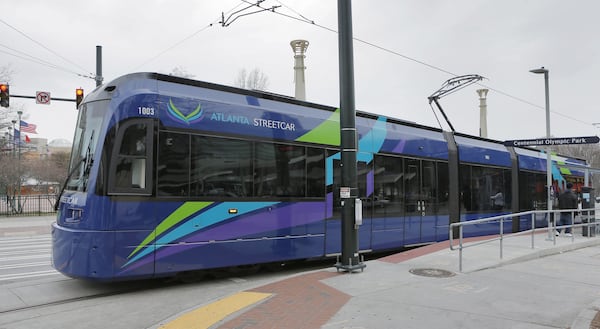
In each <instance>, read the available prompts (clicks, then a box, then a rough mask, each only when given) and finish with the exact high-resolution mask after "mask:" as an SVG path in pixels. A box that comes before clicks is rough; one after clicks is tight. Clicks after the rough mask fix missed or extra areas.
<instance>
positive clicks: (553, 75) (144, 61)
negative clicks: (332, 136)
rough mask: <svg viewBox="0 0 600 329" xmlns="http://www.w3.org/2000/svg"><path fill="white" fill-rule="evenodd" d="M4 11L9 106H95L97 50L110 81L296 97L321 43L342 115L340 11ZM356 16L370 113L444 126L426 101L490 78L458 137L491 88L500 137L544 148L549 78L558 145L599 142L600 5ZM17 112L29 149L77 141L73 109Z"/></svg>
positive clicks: (579, 0)
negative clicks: (458, 78)
mask: <svg viewBox="0 0 600 329" xmlns="http://www.w3.org/2000/svg"><path fill="white" fill-rule="evenodd" d="M0 1H2V2H4V6H2V18H1V19H2V21H0V34H1V35H2V38H1V40H2V41H0V65H7V64H8V65H10V68H11V69H12V70H13V71H14V74H13V76H12V80H11V81H10V84H11V94H17V95H34V94H35V92H36V91H49V92H50V93H51V95H52V96H53V97H62V98H74V93H75V88H77V87H82V88H84V89H85V91H86V94H87V93H89V92H90V91H91V90H93V89H94V88H95V82H94V81H93V80H92V79H89V78H84V77H81V76H79V75H78V74H81V75H92V74H93V73H95V70H96V64H95V61H96V58H95V54H96V45H101V46H102V47H103V75H104V78H105V82H107V81H110V80H112V79H114V78H116V77H118V76H121V75H124V74H127V73H131V72H137V71H152V72H161V73H170V72H172V71H173V69H174V68H176V67H178V68H181V69H183V70H185V71H186V72H187V73H188V74H191V75H193V76H194V79H198V80H203V81H208V82H213V83H219V84H225V85H233V83H234V80H235V78H236V76H237V74H238V72H239V71H240V70H241V69H247V70H252V69H254V68H259V69H260V70H261V71H263V72H264V73H265V74H266V75H267V76H268V78H269V86H268V90H269V91H271V92H274V93H280V94H285V95H291V96H293V94H294V84H293V80H294V72H293V52H292V49H291V47H290V45H289V43H290V41H291V40H294V39H305V40H308V41H309V42H310V45H309V47H308V50H307V53H306V59H305V64H306V66H307V70H306V83H307V88H306V97H307V100H308V101H311V102H315V103H321V104H325V105H331V106H338V105H339V89H338V51H337V49H338V48H337V47H338V39H337V34H336V33H334V32H331V31H330V30H328V29H333V30H337V1H333V0H328V1H322V0H321V1H315V0H279V1H276V0H267V1H265V2H263V3H262V6H264V7H271V6H278V5H283V6H282V7H280V8H278V9H276V12H278V13H280V14H285V15H288V16H291V17H293V18H290V17H288V16H284V15H280V14H275V13H272V12H263V13H259V14H254V15H250V16H245V17H241V18H239V19H238V20H236V21H235V22H234V23H233V24H231V25H230V26H228V27H222V26H221V25H220V24H218V22H219V20H220V19H221V13H222V12H225V13H227V12H228V11H230V10H232V9H234V8H235V9H236V10H238V9H241V8H243V7H245V6H247V4H246V3H244V2H242V1H239V0H220V1H206V0H205V1H183V0H178V1H166V0H144V1H141V0H128V1H122V0H105V1H101V2H100V1H72V0H53V1H47V0H22V1H7V0H0ZM8 2H10V5H9V4H8ZM352 10H353V33H354V37H355V38H357V39H360V40H362V41H365V42H368V43H370V44H372V45H369V44H366V43H364V42H361V41H357V40H355V41H354V64H355V88H356V104H357V109H358V110H362V111H366V112H371V113H375V114H383V115H388V116H390V117H396V118H399V119H403V120H408V121H414V122H417V123H419V124H424V125H428V126H434V127H439V125H438V123H437V121H436V118H435V116H434V115H433V111H432V109H431V107H430V106H429V103H428V100H427V97H428V96H429V95H431V94H432V93H433V92H435V91H436V90H437V89H439V88H440V87H441V85H442V83H443V82H444V81H446V80H447V79H449V78H452V77H453V75H452V74H454V75H465V74H479V75H481V76H484V77H485V78H486V80H484V81H482V82H481V84H482V85H483V86H482V85H472V86H469V87H467V88H465V89H463V90H461V91H459V92H457V93H455V94H452V95H449V96H447V97H444V98H442V99H441V100H440V103H441V105H442V106H443V108H444V110H445V112H446V113H447V115H448V116H449V118H450V121H451V122H452V124H453V125H454V127H455V128H456V130H457V131H459V132H462V133H466V134H471V135H478V134H479V99H478V96H477V93H476V91H475V90H476V89H479V88H483V87H485V88H489V89H490V91H489V93H488V101H487V102H488V136H489V137H490V138H492V139H497V140H507V139H528V138H537V137H543V136H545V134H546V121H545V110H544V106H545V103H544V79H543V75H538V74H533V73H529V70H530V69H534V68H539V67H541V66H544V67H546V68H547V69H549V71H550V80H549V81H550V109H551V131H552V135H553V136H556V137H568V136H590V135H597V134H598V133H599V129H600V128H596V127H594V126H593V125H592V123H596V122H600V112H599V111H598V105H597V104H598V101H597V97H596V96H597V93H598V91H597V89H598V86H599V83H598V76H600V42H599V41H598V40H599V38H598V34H599V31H600V23H599V21H598V19H597V15H598V13H599V12H600V1H597V0H574V1H564V0H518V1H517V0H506V1H498V0H470V1H467V0H452V1H442V0H405V1H397V0H377V1H372V0H371V1H367V0H355V1H353V2H352ZM299 15H302V16H303V17H305V18H307V19H309V20H312V21H314V23H315V24H309V23H306V22H303V21H301V19H302V17H301V16H299ZM211 23H212V24H213V25H212V26H210V24H211ZM40 44H41V45H43V47H42V46H41V45H40ZM373 45H376V46H377V47H375V46H373ZM11 54H16V55H17V56H14V55H11ZM25 54H26V55H30V56H33V57H35V58H36V60H35V62H34V61H31V60H26V59H25V58H26V55H25ZM56 54H58V55H60V56H57V55H56ZM65 59H67V61H65ZM39 60H43V61H44V62H46V64H43V65H40V64H38V63H36V62H38V61H39ZM47 63H51V64H52V65H53V66H57V67H59V68H60V69H56V68H52V67H50V65H49V64H47ZM19 103H20V104H22V105H23V109H24V112H25V115H24V119H25V120H26V121H27V122H29V123H34V124H37V125H38V133H39V134H38V135H32V136H30V137H44V138H48V139H49V140H52V139H56V138H65V139H68V140H72V136H73V130H74V125H75V119H76V115H77V113H76V110H75V109H74V107H75V105H74V103H66V102H59V101H53V102H52V103H51V105H50V106H47V105H37V104H35V101H33V100H24V99H17V98H11V105H17V104H19ZM436 113H437V114H438V117H439V119H440V120H442V121H443V118H442V117H441V116H440V115H439V113H438V112H437V110H436ZM442 124H443V127H444V128H445V129H446V127H447V126H446V125H445V123H443V122H442Z"/></svg>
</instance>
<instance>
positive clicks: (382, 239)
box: [52, 73, 586, 281]
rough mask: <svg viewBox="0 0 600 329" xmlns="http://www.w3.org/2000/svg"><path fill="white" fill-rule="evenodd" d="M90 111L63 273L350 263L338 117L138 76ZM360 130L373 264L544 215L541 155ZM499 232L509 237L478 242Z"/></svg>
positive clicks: (59, 228) (68, 190)
mask: <svg viewBox="0 0 600 329" xmlns="http://www.w3.org/2000/svg"><path fill="white" fill-rule="evenodd" d="M78 111H79V113H78V119H77V125H76V131H75V135H74V142H73V148H72V152H71V160H70V166H69V173H68V178H67V180H66V182H65V185H64V188H63V190H62V191H61V196H60V198H59V200H58V202H57V209H58V213H57V220H56V222H55V223H53V225H52V264H53V266H54V268H55V269H57V270H58V271H59V272H61V273H63V274H65V275H67V276H70V277H75V278H82V279H89V280H99V281H119V280H133V279H143V278H156V277H168V276H175V275H177V274H179V273H186V272H190V271H196V270H205V269H215V268H226V267H235V266H244V265H255V264H268V263H281V262H288V261H295V260H305V259H318V258H325V257H335V256H336V255H339V253H340V250H341V200H340V194H339V190H340V187H341V168H340V166H341V157H340V120H339V118H340V110H339V109H338V108H334V107H329V106H324V105H319V104H313V103H309V102H305V101H300V100H296V99H294V98H290V97H285V96H282V95H275V94H271V93H266V92H261V91H250V90H244V89H238V88H233V87H229V86H223V85H217V84H212V83H207V82H202V81H195V80H189V79H185V78H179V77H174V76H168V75H162V74H158V73H134V74H129V75H125V76H122V77H119V78H117V79H115V80H114V81H112V82H109V83H106V84H104V85H102V86H99V87H97V88H96V90H94V91H93V92H92V93H90V94H89V95H88V96H87V97H86V98H85V99H84V101H83V102H82V103H81V104H80V106H79V110H78ZM356 128H357V138H358V151H357V175H358V177H357V182H358V190H359V197H360V199H361V201H362V207H363V209H362V224H361V225H360V226H359V228H358V242H359V250H360V252H361V253H369V252H378V251H384V250H392V249H399V248H403V247H409V246H416V245H422V244H429V243H434V242H437V241H443V240H447V239H448V228H449V224H450V223H452V222H456V221H467V220H473V219H477V218H482V217H487V216H493V215H498V214H504V213H509V212H518V211H523V210H532V209H546V188H545V184H546V162H545V161H546V154H545V153H543V152H541V151H539V150H535V149H531V148H514V147H505V146H504V145H503V144H502V143H501V142H499V141H493V140H489V139H485V138H479V137H474V136H468V135H464V134H460V133H449V132H446V131H443V130H441V129H437V128H432V127H426V126H423V125H419V124H415V123H412V122H407V121H403V120H399V119H396V118H390V117H387V116H382V115H377V114H372V113H367V112H361V111H357V114H356ZM552 163H553V168H552V172H553V180H554V183H555V185H556V188H557V189H558V188H559V187H560V186H563V185H564V184H565V183H566V182H567V181H569V182H572V183H574V184H576V185H577V186H581V185H582V184H583V182H584V173H583V171H578V170H576V169H569V168H573V166H582V167H585V166H586V163H585V161H584V160H581V159H573V158H567V157H561V156H558V155H553V162H552ZM497 193H502V194H503V201H502V202H501V203H500V202H497V201H496V199H494V196H495V195H497ZM531 222H532V221H531V218H519V219H518V220H517V219H515V222H513V223H512V225H505V229H506V230H507V232H509V231H521V230H526V229H529V228H531ZM492 233H498V226H497V224H485V225H474V226H472V227H469V229H468V231H465V235H467V236H475V235H484V234H492Z"/></svg>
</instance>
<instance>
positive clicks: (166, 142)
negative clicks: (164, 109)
mask: <svg viewBox="0 0 600 329" xmlns="http://www.w3.org/2000/svg"><path fill="white" fill-rule="evenodd" d="M156 168H157V182H156V185H157V190H158V193H157V194H158V195H161V196H188V195H189V177H190V135H187V134H178V133H173V132H160V134H159V137H158V163H157V167H156Z"/></svg>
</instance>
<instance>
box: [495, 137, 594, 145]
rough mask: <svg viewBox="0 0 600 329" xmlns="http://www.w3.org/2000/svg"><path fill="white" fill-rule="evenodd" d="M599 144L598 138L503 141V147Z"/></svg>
mask: <svg viewBox="0 0 600 329" xmlns="http://www.w3.org/2000/svg"><path fill="white" fill-rule="evenodd" d="M598 142H600V138H599V137H598V136H583V137H559V138H538V139H517V140H508V141H504V145H505V146H513V147H519V146H551V145H577V144H597V143H598Z"/></svg>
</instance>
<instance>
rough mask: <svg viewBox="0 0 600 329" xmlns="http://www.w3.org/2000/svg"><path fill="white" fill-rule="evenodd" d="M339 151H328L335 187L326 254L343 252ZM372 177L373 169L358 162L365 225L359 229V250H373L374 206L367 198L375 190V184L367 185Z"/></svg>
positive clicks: (358, 177) (327, 232)
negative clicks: (336, 155) (372, 216)
mask: <svg viewBox="0 0 600 329" xmlns="http://www.w3.org/2000/svg"><path fill="white" fill-rule="evenodd" d="M336 153H337V151H328V157H329V158H332V164H333V166H332V167H333V168H332V169H333V185H332V187H331V190H330V191H328V193H331V194H332V204H331V205H328V206H331V208H332V210H331V215H332V216H331V218H329V219H328V220H327V221H326V223H327V225H326V243H325V252H326V254H335V253H339V252H341V245H342V242H341V238H342V203H341V202H342V199H341V198H340V193H339V192H340V187H342V186H343V185H342V167H341V160H339V159H336V158H335V156H334V155H335V154H336ZM370 175H372V167H371V165H370V164H367V163H366V162H363V161H357V187H358V197H359V198H360V199H361V201H362V210H363V216H362V217H363V223H362V224H361V225H359V227H358V230H359V232H358V234H359V236H358V245H359V246H358V249H359V250H368V249H371V215H372V205H373V203H372V202H370V201H369V200H368V198H367V193H368V191H371V193H372V190H373V183H372V182H371V183H369V184H367V181H368V179H367V178H368V177H369V176H370Z"/></svg>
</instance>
